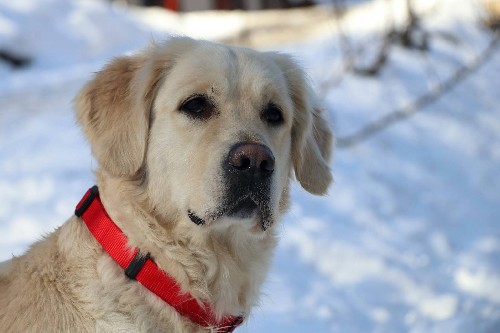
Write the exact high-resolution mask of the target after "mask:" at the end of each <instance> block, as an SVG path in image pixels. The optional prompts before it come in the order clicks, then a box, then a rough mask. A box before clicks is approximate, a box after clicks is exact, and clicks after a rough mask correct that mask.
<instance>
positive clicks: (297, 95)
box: [277, 54, 333, 195]
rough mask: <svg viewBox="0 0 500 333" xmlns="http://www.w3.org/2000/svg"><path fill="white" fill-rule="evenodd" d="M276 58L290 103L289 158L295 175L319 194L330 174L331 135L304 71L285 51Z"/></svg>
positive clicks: (322, 192)
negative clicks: (286, 84)
mask: <svg viewBox="0 0 500 333" xmlns="http://www.w3.org/2000/svg"><path fill="white" fill-rule="evenodd" d="M277 57H278V58H277V62H278V64H279V65H280V67H281V68H282V70H283V73H284V75H285V78H286V80H287V83H288V89H289V91H290V96H291V97H292V100H293V103H294V108H295V110H294V119H293V125H292V126H293V127H292V161H293V167H294V170H295V177H296V178H297V180H298V181H299V182H300V184H301V185H302V187H303V188H304V189H305V190H307V191H308V192H310V193H312V194H317V195H323V194H325V193H326V191H327V190H328V186H329V185H330V183H331V181H332V179H333V177H332V173H331V170H330V158H331V155H332V152H333V151H332V150H333V147H332V141H333V135H332V132H331V130H330V127H329V126H328V122H327V120H326V119H325V118H324V117H323V112H322V110H321V109H320V107H319V105H318V104H317V97H316V95H315V94H314V92H313V90H312V88H311V87H310V85H309V82H308V79H307V76H306V74H305V73H304V72H303V71H302V70H301V69H300V68H299V67H298V66H297V65H296V64H295V63H294V61H293V60H291V59H290V58H289V57H287V56H285V55H281V54H279V55H277Z"/></svg>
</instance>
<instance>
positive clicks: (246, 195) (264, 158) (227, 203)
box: [188, 142, 275, 230]
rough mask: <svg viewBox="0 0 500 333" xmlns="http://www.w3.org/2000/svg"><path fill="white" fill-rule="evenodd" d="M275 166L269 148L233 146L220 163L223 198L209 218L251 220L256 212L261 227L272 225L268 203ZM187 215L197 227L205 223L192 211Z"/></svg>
mask: <svg viewBox="0 0 500 333" xmlns="http://www.w3.org/2000/svg"><path fill="white" fill-rule="evenodd" d="M274 167H275V158H274V155H273V153H272V151H271V149H269V147H267V146H265V145H263V144H260V143H255V142H238V143H236V144H234V145H233V146H232V147H231V148H230V149H229V153H228V155H227V156H226V158H225V159H224V160H223V162H222V170H223V179H225V182H226V184H225V188H226V189H225V195H224V197H223V200H222V204H221V206H220V208H219V209H218V210H217V213H216V214H215V216H211V217H210V219H216V218H218V217H221V216H223V215H225V216H228V217H237V218H250V217H252V216H253V215H254V214H256V213H258V214H260V219H261V221H262V228H263V229H264V230H265V229H267V228H268V227H269V225H270V224H271V223H272V218H271V209H270V200H271V180H272V175H273V173H274ZM188 215H189V218H190V219H191V221H193V222H194V223H196V224H204V223H205V221H204V220H203V219H201V218H200V217H198V216H197V215H196V214H194V213H193V212H191V211H189V212H188Z"/></svg>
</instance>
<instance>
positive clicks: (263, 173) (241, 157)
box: [227, 142, 274, 180]
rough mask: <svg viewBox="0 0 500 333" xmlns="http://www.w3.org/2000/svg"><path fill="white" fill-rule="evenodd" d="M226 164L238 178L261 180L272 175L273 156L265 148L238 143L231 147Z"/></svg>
mask: <svg viewBox="0 0 500 333" xmlns="http://www.w3.org/2000/svg"><path fill="white" fill-rule="evenodd" d="M227 164H228V166H229V167H230V170H231V171H232V172H234V173H235V174H238V175H239V176H242V177H248V178H251V179H253V180H262V179H264V178H266V177H269V176H270V175H271V174H272V173H273V171H274V156H273V153H272V152H271V150H270V149H269V148H268V147H267V146H264V145H262V144H259V143H254V142H240V143H237V144H235V145H234V146H232V147H231V150H230V151H229V155H228V157H227Z"/></svg>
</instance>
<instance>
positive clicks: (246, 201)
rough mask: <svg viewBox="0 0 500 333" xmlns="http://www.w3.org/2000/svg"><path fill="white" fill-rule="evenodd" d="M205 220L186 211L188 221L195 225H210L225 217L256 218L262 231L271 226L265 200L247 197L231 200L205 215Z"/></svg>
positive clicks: (270, 216)
mask: <svg viewBox="0 0 500 333" xmlns="http://www.w3.org/2000/svg"><path fill="white" fill-rule="evenodd" d="M206 216H207V217H206V218H202V217H200V216H199V215H197V214H196V213H195V212H193V211H192V210H188V217H189V219H190V220H191V221H192V222H193V223H195V224H197V225H205V224H212V223H214V222H215V221H216V220H218V219H219V218H221V217H223V216H226V217H230V218H236V219H249V218H253V217H256V218H257V220H258V221H259V222H260V225H261V227H262V230H264V231H265V230H266V229H267V228H269V226H271V224H272V214H271V209H270V207H269V200H268V199H267V198H265V199H264V198H260V197H258V196H253V195H247V196H244V197H241V198H238V199H237V200H231V201H230V202H227V203H226V204H224V205H222V207H220V208H219V209H217V210H216V211H215V212H213V213H208V214H206Z"/></svg>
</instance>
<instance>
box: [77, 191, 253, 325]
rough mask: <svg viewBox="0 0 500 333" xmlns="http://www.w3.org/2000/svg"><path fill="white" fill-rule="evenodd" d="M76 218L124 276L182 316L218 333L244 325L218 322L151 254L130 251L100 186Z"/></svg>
mask: <svg viewBox="0 0 500 333" xmlns="http://www.w3.org/2000/svg"><path fill="white" fill-rule="evenodd" d="M75 215H76V216H78V217H81V218H82V219H83V221H84V222H85V224H86V225H87V227H88V229H89V230H90V232H91V233H92V235H93V236H94V237H95V239H96V240H97V241H98V242H99V243H100V244H101V246H102V247H103V249H104V250H106V252H108V254H109V255H110V256H111V257H112V258H113V259H114V260H115V261H116V262H117V263H118V265H120V266H121V267H122V268H123V269H124V270H125V275H126V276H127V277H129V278H130V279H134V280H137V281H138V282H139V283H141V284H142V285H143V286H144V287H146V288H147V289H149V290H150V291H151V292H152V293H154V294H156V295H157V296H158V297H160V298H161V299H162V300H163V301H165V302H166V303H168V304H169V305H170V306H172V307H173V308H174V309H175V310H176V311H177V312H178V313H179V314H181V315H183V316H185V317H187V318H189V319H190V320H191V321H193V322H195V323H197V324H199V325H201V326H204V327H207V328H208V327H212V328H217V332H221V333H231V332H233V331H234V329H235V328H236V327H238V326H239V325H240V324H241V323H242V322H243V319H244V318H243V316H226V317H224V318H222V319H221V320H217V319H216V317H215V315H214V313H213V311H212V309H211V308H210V306H209V305H208V304H206V303H199V302H198V301H197V300H196V299H195V298H194V297H193V296H191V294H189V293H182V292H181V288H180V286H179V285H178V284H177V282H176V281H175V280H174V279H173V278H172V277H171V276H169V275H168V274H167V273H165V272H164V271H162V270H161V269H160V268H159V267H158V266H157V265H156V263H155V262H154V261H153V259H152V258H150V257H149V253H148V254H146V255H144V254H143V253H141V252H140V250H139V249H138V248H135V249H131V248H130V247H129V246H128V245H127V243H128V241H127V236H125V234H123V232H122V231H121V230H120V228H118V226H117V225H116V224H115V223H114V222H113V221H112V220H111V218H110V217H109V216H108V214H107V213H106V210H105V209H104V206H103V205H102V202H101V199H100V198H99V191H98V189H97V186H94V187H92V188H90V189H89V190H88V191H87V193H85V195H84V197H83V198H82V200H80V202H79V203H78V205H77V206H76V210H75Z"/></svg>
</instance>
